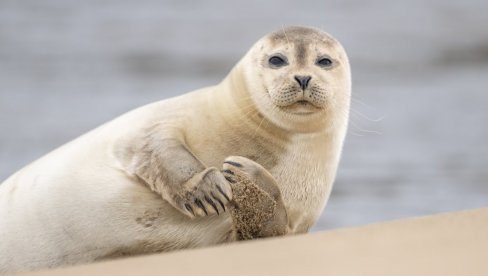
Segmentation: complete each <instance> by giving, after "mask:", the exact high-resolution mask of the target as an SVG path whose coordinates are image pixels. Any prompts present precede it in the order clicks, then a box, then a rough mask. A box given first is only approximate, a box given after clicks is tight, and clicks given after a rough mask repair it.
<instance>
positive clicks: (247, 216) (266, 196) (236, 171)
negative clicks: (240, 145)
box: [222, 156, 288, 240]
mask: <svg viewBox="0 0 488 276" xmlns="http://www.w3.org/2000/svg"><path fill="white" fill-rule="evenodd" d="M222 173H223V174H224V176H225V178H226V179H227V180H228V181H229V182H230V183H231V187H232V193H233V196H234V197H233V200H232V203H233V205H232V206H231V216H232V219H233V222H234V227H235V230H236V233H237V239H238V240H248V239H255V238H264V237H271V236H280V235H285V234H286V233H287V225H288V217H287V214H286V209H285V206H284V203H283V199H282V198H281V192H280V190H279V188H278V185H277V184H276V180H275V179H274V178H273V176H272V175H271V174H270V173H269V172H268V171H267V170H266V169H265V168H263V167H262V166H261V165H259V164H257V163H256V162H254V161H252V160H249V159H247V158H245V157H240V156H232V157H228V158H227V159H226V160H225V161H224V164H223V170H222Z"/></svg>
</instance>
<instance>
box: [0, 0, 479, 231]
mask: <svg viewBox="0 0 488 276" xmlns="http://www.w3.org/2000/svg"><path fill="white" fill-rule="evenodd" d="M486 11H488V2H487V1H485V0H465V1H457V0H431V1H423V0H411V1H387V0H372V1H360V0H346V1H344V0H331V1H306V0H301V1H277V0H274V1H254V0H247V1H185V0H178V1H176V0H172V1H171V0H166V1H161V0H141V1H128V0H117V1H115V0H102V1H100V0H85V1H74V0H43V1H37V0H0V181H2V180H3V179H5V178H7V177H8V176H9V175H10V174H12V173H13V172H15V171H16V170H18V169H20V168H21V167H23V166H24V165H26V164H28V163H30V162H31V161H33V160H35V159H37V158H38V157H40V156H42V155H44V154H45V153H47V152H49V151H50V150H52V149H54V148H56V147H58V146H60V145H61V144H63V143H65V142H67V141H69V140H71V139H73V138H75V137H77V136H79V135H80V134H82V133H84V132H86V131H88V130H90V129H92V128H94V127H96V126H98V125H100V124H102V123H104V122H106V121H108V120H110V119H112V118H114V117H116V116H118V115H120V114H122V113H124V112H126V111H128V110H130V109H133V108H135V107H138V106H140V105H143V104H146V103H150V102H153V101H157V100H160V99H163V98H168V97H171V96H174V95H179V94H182V93H185V92H188V91H191V90H193V89H196V88H200V87H203V86H208V85H213V84H215V83H217V82H219V81H220V80H221V79H222V78H223V77H224V76H225V75H226V74H227V72H228V71H229V70H230V69H231V68H232V66H233V65H234V64H235V63H236V62H237V61H238V59H239V58H240V57H241V56H242V55H243V54H244V53H245V52H246V51H247V50H248V48H249V47H250V46H251V45H252V44H253V43H254V42H255V41H256V40H257V39H259V38H260V37H261V36H263V35H264V34H266V33H267V32H269V31H273V30H275V29H279V28H281V27H282V26H286V25H309V26H316V27H319V28H322V29H324V30H326V31H328V32H330V33H331V34H333V35H334V36H335V37H337V38H338V39H339V40H340V41H341V42H342V43H343V45H344V46H345V48H346V50H347V51H348V53H349V56H350V60H351V64H352V69H353V94H354V96H353V110H352V113H351V124H350V128H349V132H348V136H347V140H346V144H345V147H344V153H343V158H342V162H341V165H340V170H339V173H338V177H337V181H336V183H335V186H334V190H333V192H332V196H331V199H330V201H329V203H328V206H327V207H326V209H325V211H324V213H323V215H322V217H321V219H320V221H319V222H318V223H317V225H316V227H315V228H314V230H322V229H330V228H336V227H344V226H353V225H359V224H365V223H372V222H377V221H382V220H389V219H396V218H403V217H408V216H420V215H427V214H432V213H437V212H443V211H453V210H460V209H467V208H475V207H483V206H488V170H487V164H488V144H487V140H488V88H487V87H488V83H487V82H488V17H487V15H486ZM53 169H55V168H53Z"/></svg>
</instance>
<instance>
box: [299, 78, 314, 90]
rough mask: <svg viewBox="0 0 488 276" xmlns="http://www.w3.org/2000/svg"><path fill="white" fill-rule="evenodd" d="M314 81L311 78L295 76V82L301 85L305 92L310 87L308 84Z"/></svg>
mask: <svg viewBox="0 0 488 276" xmlns="http://www.w3.org/2000/svg"><path fill="white" fill-rule="evenodd" d="M310 79H312V77H311V76H295V80H296V81H297V82H298V84H300V87H301V88H302V89H303V90H305V89H306V88H307V86H308V83H309V82H310Z"/></svg>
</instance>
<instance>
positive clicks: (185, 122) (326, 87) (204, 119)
mask: <svg viewBox="0 0 488 276" xmlns="http://www.w3.org/2000/svg"><path fill="white" fill-rule="evenodd" d="M350 82H351V81H350V68H349V63H348V58H347V56H346V53H345V51H344V49H343V47H342V46H341V45H340V43H339V42H338V41H337V40H336V39H334V38H333V37H332V36H330V35H328V34H327V33H325V32H323V31H320V30H318V29H313V28H307V27H288V28H284V29H282V30H278V31H275V32H272V33H270V34H268V35H266V36H265V37H263V38H262V39H260V40H259V41H258V42H256V43H255V44H254V46H253V47H251V49H250V50H249V51H248V53H246V55H245V56H244V57H243V58H242V59H241V60H240V61H239V62H238V63H237V65H236V66H235V67H234V68H233V69H232V70H231V72H230V73H229V74H228V76H227V77H226V78H225V79H224V80H223V81H222V82H221V83H220V84H218V85H216V86H212V87H207V88H203V89H200V90H197V91H194V92H191V93H188V94H185V95H182V96H179V97H175V98H171V99H167V100H163V101H160V102H156V103H152V104H149V105H146V106H143V107H140V108H138V109H135V110H133V111H130V112H129V113H126V114H124V115H122V116H120V117H118V118H116V119H114V120H112V121H110V122H108V123H106V124H104V125H102V126H100V127H98V128H96V129H94V130H92V131H90V132H88V133H86V134H84V135H82V136H80V137H79V138H77V139H75V140H73V141H71V142H69V143H67V144H65V145H63V146H61V147H60V148H58V149H56V150H54V151H53V152H51V153H49V154H47V155H46V156H44V157H42V158H41V159H39V160H37V161H35V162H34V163H32V164H30V165H28V166H27V167H25V168H23V169H21V170H20V171H18V172H17V173H15V174H14V175H12V176H11V177H10V178H8V179H7V180H6V181H5V182H4V183H3V184H1V185H0V225H1V227H0V236H1V237H2V241H1V242H0V271H1V272H13V271H20V270H32V269H37V268H46V267H54V266H60V265H69V264H77V263H86V262H91V261H95V260H101V259H107V258H112V257H118V256H126V255H134V254H142V253H153V252H165V251H170V250H176V249H182V248H195V247H202V246H209V245H215V244H220V243H225V242H230V241H235V240H239V239H248V238H258V237H266V236H273V235H284V234H293V233H304V232H307V231H308V230H309V229H310V227H311V226H312V225H313V224H314V223H315V221H316V220H317V218H318V217H319V215H320V213H321V210H322V209H323V207H324V206H325V204H326V202H327V199H328V197H329V194H330V191H331V188H332V184H333V181H334V178H335V174H336V170H337V166H338V163H339V159H340V155H341V151H342V145H343V141H344V137H345V133H346V129H347V121H348V114H349V105H350V90H351V84H350ZM229 156H230V157H229ZM237 169H241V171H243V172H245V173H246V175H248V176H250V177H248V180H249V179H250V182H253V183H254V184H255V185H254V186H252V185H251V186H249V185H248V187H250V188H249V189H248V190H246V189H247V188H246V189H240V188H239V187H238V186H236V188H234V189H233V187H232V185H234V184H237V183H233V182H239V183H241V182H242V181H245V179H246V178H245V177H244V178H238V179H236V178H233V177H232V175H234V176H235V175H239V173H238V171H237ZM222 170H223V171H222ZM256 172H259V173H256ZM232 173H233V174H232ZM256 175H261V176H265V177H256ZM273 185H274V186H276V187H278V189H277V190H278V191H279V194H277V193H276V189H273V188H270V187H273ZM233 191H234V192H233ZM263 191H264V192H265V193H263ZM253 193H254V194H256V195H258V196H257V197H256V198H259V200H258V201H259V202H261V203H263V204H262V205H259V204H257V205H256V206H261V207H259V208H262V209H263V210H265V211H263V212H262V214H261V215H259V212H254V213H253V212H252V210H251V211H250V209H249V208H248V207H246V206H252V205H253V204H247V203H246V202H245V200H244V201H242V200H239V198H238V195H244V196H243V197H241V199H242V198H245V197H246V196H245V195H246V194H249V195H251V194H253ZM236 196H237V197H236ZM270 199H273V200H270ZM259 202H258V203H259ZM266 202H268V203H266ZM280 202H282V204H281V203H280ZM261 203H260V204H261ZM235 206H244V207H243V209H244V211H243V212H242V213H239V211H237V212H235V209H232V208H235ZM280 206H281V207H280ZM246 208H247V209H246ZM251 209H252V208H251ZM229 210H231V211H230V212H229ZM266 210H270V211H269V212H268V211H266ZM245 214H255V215H259V216H260V217H258V218H249V216H248V215H245ZM251 216H252V215H251ZM252 222H257V225H258V226H259V225H261V226H259V227H257V228H256V227H254V228H253V227H247V228H246V227H245V226H246V224H247V223H252ZM283 224H286V227H285V228H283V227H282V226H283Z"/></svg>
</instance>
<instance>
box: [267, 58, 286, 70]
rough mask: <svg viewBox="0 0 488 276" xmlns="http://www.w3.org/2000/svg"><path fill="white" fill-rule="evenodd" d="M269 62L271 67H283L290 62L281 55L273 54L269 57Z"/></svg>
mask: <svg viewBox="0 0 488 276" xmlns="http://www.w3.org/2000/svg"><path fill="white" fill-rule="evenodd" d="M268 62H269V65H271V67H275V68H277V67H282V66H285V65H287V64H288V62H286V58H285V57H281V56H272V57H270V58H269V60H268Z"/></svg>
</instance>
